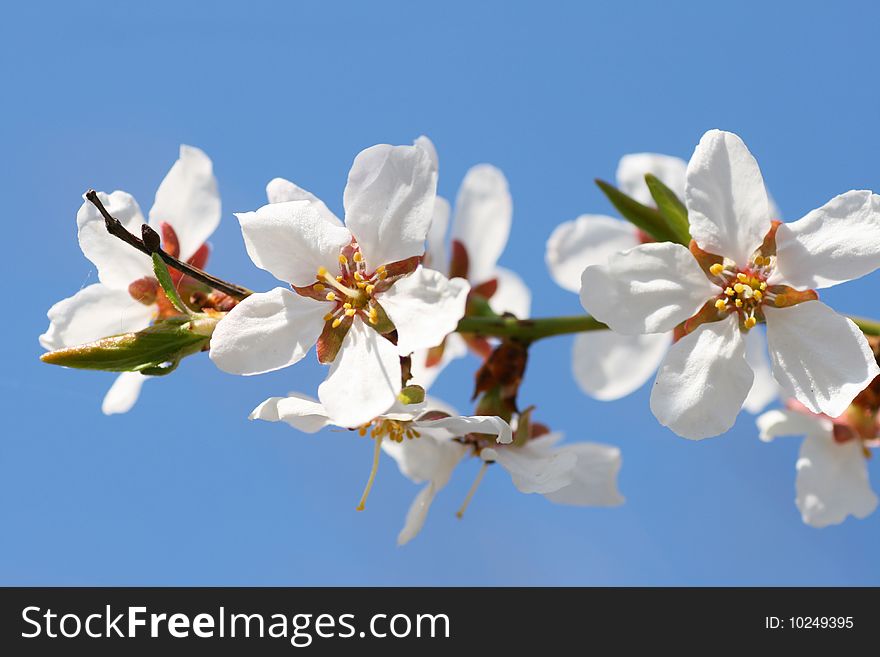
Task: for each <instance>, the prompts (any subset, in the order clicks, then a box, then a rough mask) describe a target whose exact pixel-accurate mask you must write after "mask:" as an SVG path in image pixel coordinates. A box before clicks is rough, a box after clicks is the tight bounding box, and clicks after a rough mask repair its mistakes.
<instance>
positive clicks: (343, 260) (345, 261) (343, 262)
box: [339, 253, 348, 265]
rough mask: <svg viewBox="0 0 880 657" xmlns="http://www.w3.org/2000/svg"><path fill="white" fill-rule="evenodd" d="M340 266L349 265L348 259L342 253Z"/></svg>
mask: <svg viewBox="0 0 880 657" xmlns="http://www.w3.org/2000/svg"><path fill="white" fill-rule="evenodd" d="M339 264H340V265H347V264H348V258H346V257H345V256H344V255H342V254H341V253H340V254H339Z"/></svg>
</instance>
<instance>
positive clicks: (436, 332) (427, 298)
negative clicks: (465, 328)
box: [379, 267, 470, 356]
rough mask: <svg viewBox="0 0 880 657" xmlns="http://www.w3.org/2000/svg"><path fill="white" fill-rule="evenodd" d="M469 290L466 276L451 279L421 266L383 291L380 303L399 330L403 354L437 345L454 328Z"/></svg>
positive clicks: (398, 336)
mask: <svg viewBox="0 0 880 657" xmlns="http://www.w3.org/2000/svg"><path fill="white" fill-rule="evenodd" d="M469 291H470V285H468V282H467V281H466V280H464V279H463V278H453V279H451V280H450V279H448V278H446V277H445V276H444V275H443V274H441V273H440V272H438V271H434V270H433V269H425V268H424V267H418V268H417V269H416V270H415V271H414V272H413V273H412V274H410V275H409V276H406V277H404V278H401V279H400V280H398V281H397V282H396V283H394V284H393V285H392V286H391V288H390V289H389V290H388V291H387V292H384V293H383V294H381V295H380V297H379V303H380V304H381V305H382V308H384V309H385V312H386V313H387V314H388V317H389V318H390V319H391V321H392V322H393V323H394V328H396V329H397V348H398V350H399V351H400V355H401V356H408V355H409V354H411V353H412V352H414V351H416V350H417V349H428V348H430V347H436V346H437V345H439V344H440V343H441V342H443V338H445V337H446V336H447V335H449V334H450V333H452V332H453V331H455V328H456V326H458V320H460V319H461V318H462V317H463V316H464V309H465V308H464V307H465V303H466V302H467V295H468V292H469Z"/></svg>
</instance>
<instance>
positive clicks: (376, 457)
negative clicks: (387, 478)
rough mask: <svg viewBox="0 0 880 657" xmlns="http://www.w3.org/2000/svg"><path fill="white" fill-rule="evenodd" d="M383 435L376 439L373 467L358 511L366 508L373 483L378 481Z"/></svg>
mask: <svg viewBox="0 0 880 657" xmlns="http://www.w3.org/2000/svg"><path fill="white" fill-rule="evenodd" d="M382 437H383V436H382V434H381V433H380V434H379V435H378V436H377V437H376V448H375V450H373V467H372V469H371V470H370V478H369V479H367V486H366V488H364V494H363V495H361V501H360V502H358V505H357V507H356V509H357V510H358V511H363V510H364V508H366V504H367V498H368V497H369V496H370V490H371V489H372V488H373V482H374V481H375V480H376V471H377V470H378V469H379V454H380V453H381V451H382V449H381V448H382Z"/></svg>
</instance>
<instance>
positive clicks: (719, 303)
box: [715, 299, 727, 310]
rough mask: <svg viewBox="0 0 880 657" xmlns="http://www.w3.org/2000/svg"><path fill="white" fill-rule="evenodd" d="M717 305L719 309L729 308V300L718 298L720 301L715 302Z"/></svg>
mask: <svg viewBox="0 0 880 657" xmlns="http://www.w3.org/2000/svg"><path fill="white" fill-rule="evenodd" d="M715 307H716V308H717V309H718V310H724V309H725V308H727V301H726V300H725V299H718V301H716V302H715Z"/></svg>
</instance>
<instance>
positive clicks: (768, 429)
mask: <svg viewBox="0 0 880 657" xmlns="http://www.w3.org/2000/svg"><path fill="white" fill-rule="evenodd" d="M755 423H756V424H757V425H758V430H759V431H760V434H759V436H758V437H759V438H760V439H761V441H762V442H765V443H769V442H772V441H773V439H774V438H778V437H779V436H809V435H825V434H827V435H828V436H831V435H832V432H833V431H834V425H833V424H832V422H831V420H829V419H828V418H826V417H822V416H820V415H809V414H808V413H804V412H802V411H791V410H788V409H779V408H774V409H773V410H772V411H767V412H766V413H762V414H761V415H759V416H758V417H757V418H756V419H755Z"/></svg>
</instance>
